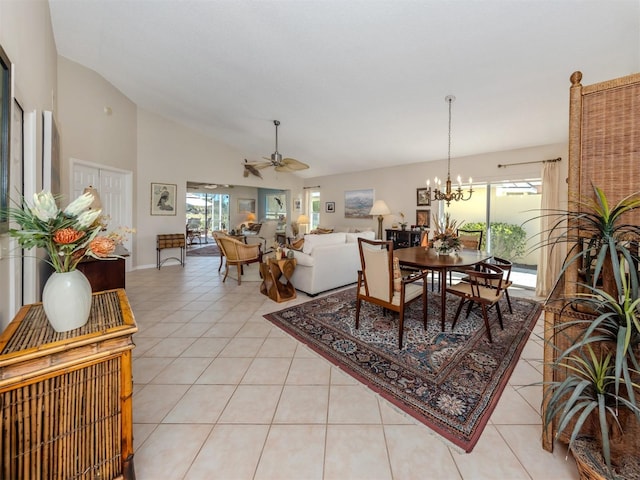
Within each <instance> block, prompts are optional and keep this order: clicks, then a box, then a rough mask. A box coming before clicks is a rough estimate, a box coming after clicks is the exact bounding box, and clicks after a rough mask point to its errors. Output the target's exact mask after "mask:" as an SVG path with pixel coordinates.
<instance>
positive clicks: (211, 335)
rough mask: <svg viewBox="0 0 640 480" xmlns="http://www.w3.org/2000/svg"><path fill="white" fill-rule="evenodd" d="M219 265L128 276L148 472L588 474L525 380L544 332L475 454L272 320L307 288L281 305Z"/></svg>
mask: <svg viewBox="0 0 640 480" xmlns="http://www.w3.org/2000/svg"><path fill="white" fill-rule="evenodd" d="M217 268H218V257H188V258H187V262H186V266H185V267H181V266H179V265H168V264H165V266H163V267H162V269H161V270H157V269H146V270H139V271H135V272H131V273H129V274H127V288H126V291H127V295H128V297H129V300H130V302H131V305H132V307H133V311H134V314H135V318H136V322H137V323H138V327H139V332H138V333H137V334H136V335H135V336H134V340H135V343H136V348H135V349H134V352H133V356H134V361H133V378H134V397H133V406H134V412H133V414H134V422H135V423H134V437H135V438H134V446H135V452H136V453H135V468H136V476H137V479H138V480H160V479H162V480H164V479H167V480H173V479H175V480H180V479H188V480H195V479H202V480H214V479H221V480H241V479H255V480H263V479H273V480H286V479H295V480H311V479H327V480H329V479H367V480H377V479H396V480H400V479H403V480H404V479H478V480H480V479H509V480H516V479H541V480H550V479H553V480H556V479H557V480H560V479H577V478H578V474H577V471H576V467H575V463H574V462H573V460H572V459H571V458H570V457H569V459H568V460H566V459H565V452H566V451H565V450H564V449H563V448H560V447H557V448H556V450H555V452H554V454H550V453H547V452H545V451H544V450H542V448H541V447H540V434H541V427H540V415H539V413H538V411H539V408H538V407H539V405H540V399H541V389H540V388H539V387H522V386H523V385H528V384H531V383H534V382H539V381H541V378H542V376H541V366H540V359H541V358H542V345H541V343H540V341H539V340H536V339H530V340H529V342H528V343H527V346H526V348H525V350H524V352H523V355H522V358H521V359H520V361H519V363H518V365H517V367H516V369H515V371H514V373H513V375H512V377H511V380H510V382H509V385H508V387H507V388H506V390H505V392H504V393H503V395H502V397H501V400H500V402H499V404H498V406H497V407H496V410H495V411H494V413H493V415H492V417H491V419H490V422H489V424H488V425H487V427H486V428H485V431H484V433H483V435H482V437H481V439H480V441H479V442H478V444H477V445H476V447H475V448H474V450H473V451H472V452H471V453H469V454H465V453H461V452H460V451H459V450H458V449H456V448H455V447H451V446H447V444H445V443H444V441H443V439H442V438H441V437H439V436H438V435H435V434H434V433H433V432H432V431H431V430H429V429H428V428H427V427H425V426H424V425H422V424H421V423H419V422H417V421H415V420H413V419H411V418H408V417H406V416H405V415H404V414H403V413H402V412H400V411H399V410H397V409H396V408H395V407H393V406H391V405H390V404H389V403H388V402H387V401H386V400H384V399H382V398H380V397H379V396H377V395H376V394H374V393H373V392H371V391H370V390H368V389H367V388H365V387H364V386H362V385H360V384H359V383H358V382H357V381H355V380H353V379H352V378H351V377H349V376H348V375H346V374H344V373H342V372H340V371H339V370H338V369H337V368H335V367H334V366H332V365H331V364H330V363H329V362H328V361H326V360H325V359H323V358H322V357H320V356H318V355H317V354H315V353H314V352H312V351H311V350H309V349H308V348H306V347H305V346H304V345H302V344H300V343H298V342H297V341H296V340H294V339H292V338H291V337H289V336H288V335H287V334H285V333H283V332H282V331H281V330H279V329H278V328H277V327H275V326H272V324H271V323H270V322H268V321H267V320H265V319H264V318H263V317H262V315H263V314H265V313H269V312H272V311H276V310H279V309H282V308H285V307H286V306H287V305H292V304H293V303H294V302H296V303H299V302H304V301H307V300H309V298H308V297H307V296H306V295H304V294H299V295H298V298H297V299H296V300H294V301H292V302H289V303H285V304H277V303H275V302H273V301H271V300H269V299H268V298H267V297H265V296H264V295H261V294H260V293H259V284H258V283H256V282H244V283H243V284H242V285H241V286H238V285H237V283H236V281H234V280H233V279H227V281H226V282H225V283H224V284H223V283H222V275H220V274H219V273H218V271H217ZM522 293H523V294H527V293H528V292H522ZM536 329H537V333H538V334H541V323H540V322H539V323H538V326H537V327H536Z"/></svg>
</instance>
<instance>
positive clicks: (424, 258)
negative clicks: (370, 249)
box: [393, 247, 491, 331]
mask: <svg viewBox="0 0 640 480" xmlns="http://www.w3.org/2000/svg"><path fill="white" fill-rule="evenodd" d="M393 255H394V256H395V257H398V260H399V261H400V265H401V266H403V265H404V266H407V267H413V268H418V269H421V270H425V269H426V270H431V271H432V272H434V274H435V272H439V273H440V326H441V329H442V331H444V320H445V312H446V310H447V308H446V307H447V288H446V281H447V271H448V270H449V269H455V270H464V269H465V268H466V267H468V268H469V269H472V268H473V267H474V266H475V265H477V264H479V263H482V262H484V261H486V260H488V259H490V258H491V255H490V254H489V253H487V252H484V251H482V250H471V249H462V250H460V251H458V252H455V253H451V254H448V255H441V254H438V252H437V251H436V249H434V248H427V247H409V248H399V249H397V250H394V251H393Z"/></svg>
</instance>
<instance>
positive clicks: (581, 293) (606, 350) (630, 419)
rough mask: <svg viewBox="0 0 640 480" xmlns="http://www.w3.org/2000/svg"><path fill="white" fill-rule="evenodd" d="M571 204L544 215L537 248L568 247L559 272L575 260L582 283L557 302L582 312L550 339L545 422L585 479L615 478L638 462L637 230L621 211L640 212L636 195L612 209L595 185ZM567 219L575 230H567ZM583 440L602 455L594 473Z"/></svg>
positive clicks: (639, 314)
mask: <svg viewBox="0 0 640 480" xmlns="http://www.w3.org/2000/svg"><path fill="white" fill-rule="evenodd" d="M577 207H578V208H576V209H575V210H569V211H567V210H553V211H548V212H545V213H544V214H543V215H546V216H554V217H555V220H554V222H552V226H551V228H550V229H549V230H547V231H546V232H543V235H544V236H545V237H546V238H545V239H544V240H543V241H542V242H540V243H541V244H546V245H553V246H555V244H557V243H559V242H568V244H569V248H568V250H569V252H568V254H567V256H566V259H565V263H564V265H563V268H562V270H561V272H560V275H563V274H564V273H565V272H566V270H567V269H568V268H569V266H571V265H574V264H575V262H580V268H579V270H578V271H579V273H580V274H581V277H582V279H583V281H582V282H581V283H580V284H579V287H580V288H579V289H578V290H577V292H576V293H575V294H572V295H570V296H566V297H562V298H559V299H555V300H558V301H560V302H562V310H563V311H564V310H567V309H570V310H577V311H579V312H587V314H583V315H577V316H571V315H568V316H567V317H568V318H570V320H565V321H563V322H562V323H559V324H558V325H556V326H555V331H554V332H553V335H552V336H551V338H550V340H549V343H550V346H551V348H553V350H554V351H555V356H554V358H555V360H554V361H553V362H552V364H551V368H552V369H553V370H555V371H558V372H561V373H560V374H559V375H558V376H557V377H556V379H557V381H551V382H547V388H546V393H545V398H544V404H545V405H546V408H545V409H544V415H543V423H544V425H545V427H547V426H549V425H550V424H551V423H552V422H554V421H555V422H556V425H557V429H556V432H557V435H558V436H559V435H561V434H563V433H565V434H567V436H568V438H569V447H570V449H571V450H572V451H573V452H574V457H577V458H576V460H577V463H578V466H579V469H580V471H581V473H582V474H583V478H619V475H620V469H623V468H627V467H625V466H623V465H624V464H625V462H626V461H627V460H626V459H628V458H637V457H638V452H637V451H634V450H637V440H636V439H635V438H634V437H637V436H638V433H639V432H638V431H639V430H640V409H639V403H638V397H639V396H640V386H639V383H640V382H639V379H640V368H639V362H638V356H639V354H640V352H639V344H640V320H639V317H640V310H639V305H640V297H639V295H638V283H639V282H638V279H639V276H638V254H637V249H636V248H634V243H633V242H632V241H631V240H632V239H635V240H637V239H638V238H640V226H638V225H632V224H627V223H625V221H624V214H625V213H627V212H629V211H631V210H634V209H636V208H639V207H640V197H639V196H638V194H634V195H631V196H629V197H626V198H624V199H622V200H621V201H620V202H618V203H617V204H615V205H613V206H610V205H609V202H608V200H607V198H606V196H605V194H604V193H603V191H602V190H600V189H599V188H597V187H594V197H593V199H589V200H584V201H580V202H578V205H577ZM536 218H539V217H536ZM567 221H569V224H570V225H571V226H572V227H575V228H572V229H567V228H566V226H567ZM574 232H578V233H577V234H575V233H574ZM551 301H553V300H552V299H550V300H548V302H551ZM585 436H591V437H593V440H592V441H590V442H587V444H589V445H596V447H597V450H598V455H599V456H600V457H601V458H602V463H603V465H602V467H597V469H596V470H595V472H597V473H594V470H593V469H591V468H590V467H588V465H590V463H589V462H584V461H581V460H580V458H579V456H578V453H577V449H576V445H577V444H578V443H579V442H580V443H584V442H581V440H579V439H581V437H585ZM590 456H591V458H594V457H593V455H591V454H590ZM591 463H593V462H591ZM631 464H633V462H631ZM631 468H633V469H637V468H638V466H637V465H634V466H632V467H631ZM598 469H599V470H598ZM587 470H588V471H589V473H588V474H585V471H587ZM624 475H626V474H624Z"/></svg>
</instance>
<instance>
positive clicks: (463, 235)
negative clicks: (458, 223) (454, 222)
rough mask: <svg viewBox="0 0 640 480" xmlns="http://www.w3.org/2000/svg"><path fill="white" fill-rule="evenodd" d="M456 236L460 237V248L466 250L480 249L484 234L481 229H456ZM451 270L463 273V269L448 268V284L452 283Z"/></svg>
mask: <svg viewBox="0 0 640 480" xmlns="http://www.w3.org/2000/svg"><path fill="white" fill-rule="evenodd" d="M456 233H457V235H458V238H459V239H460V244H461V245H462V248H464V249H466V250H480V248H481V245H482V237H483V235H484V231H483V230H464V229H460V228H459V229H458V230H457V232H456ZM453 272H456V273H464V270H458V269H455V268H452V269H450V270H449V285H452V284H453V275H452V274H453Z"/></svg>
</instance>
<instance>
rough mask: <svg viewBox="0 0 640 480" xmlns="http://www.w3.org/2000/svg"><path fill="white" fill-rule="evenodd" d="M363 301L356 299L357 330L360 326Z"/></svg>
mask: <svg viewBox="0 0 640 480" xmlns="http://www.w3.org/2000/svg"><path fill="white" fill-rule="evenodd" d="M361 302H362V300H360V299H359V298H357V299H356V328H358V327H359V326H360V303H361Z"/></svg>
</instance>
